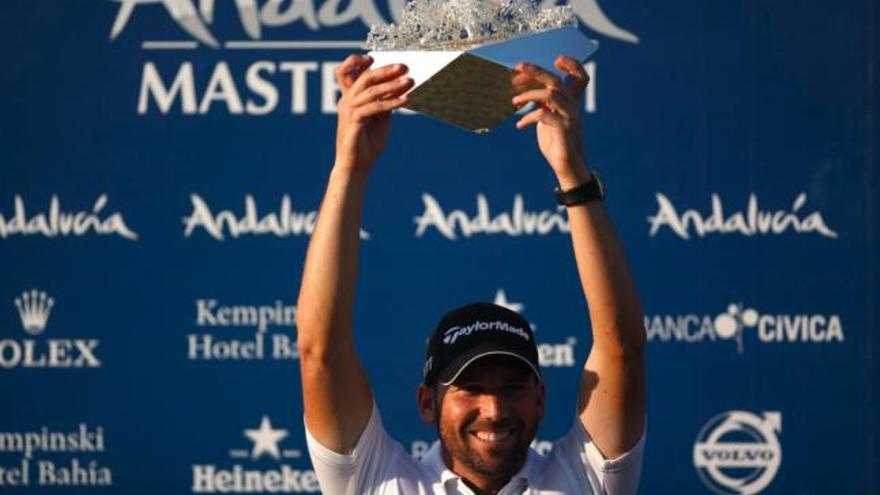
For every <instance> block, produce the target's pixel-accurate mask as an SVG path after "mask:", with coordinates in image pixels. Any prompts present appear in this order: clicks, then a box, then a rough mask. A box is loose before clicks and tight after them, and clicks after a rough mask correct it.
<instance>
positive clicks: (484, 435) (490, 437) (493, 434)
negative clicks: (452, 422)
mask: <svg viewBox="0 0 880 495" xmlns="http://www.w3.org/2000/svg"><path fill="white" fill-rule="evenodd" d="M513 432H514V430H503V431H473V432H471V436H473V437H474V438H476V439H477V440H479V441H481V442H484V443H501V442H504V441H505V440H507V439H509V438H512V437H513Z"/></svg>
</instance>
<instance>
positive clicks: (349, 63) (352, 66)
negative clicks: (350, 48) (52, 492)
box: [335, 53, 373, 91]
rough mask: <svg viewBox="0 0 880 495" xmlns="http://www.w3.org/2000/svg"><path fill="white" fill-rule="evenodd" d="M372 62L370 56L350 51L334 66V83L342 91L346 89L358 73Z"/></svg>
mask: <svg viewBox="0 0 880 495" xmlns="http://www.w3.org/2000/svg"><path fill="white" fill-rule="evenodd" d="M372 63H373V58H372V57H370V56H368V55H357V54H354V53H352V54H351V55H349V56H348V57H346V59H345V60H343V61H342V63H341V64H339V66H337V67H336V71H335V74H336V83H337V84H338V85H339V87H340V88H341V89H342V90H343V91H346V90H348V88H350V87H351V85H352V84H354V81H355V80H356V79H357V77H358V75H360V73H361V72H363V70H364V69H366V68H367V67H369V66H370V64H372Z"/></svg>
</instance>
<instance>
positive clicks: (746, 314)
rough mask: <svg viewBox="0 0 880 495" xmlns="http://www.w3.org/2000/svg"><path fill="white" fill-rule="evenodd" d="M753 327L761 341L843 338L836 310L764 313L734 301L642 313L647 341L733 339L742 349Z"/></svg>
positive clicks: (832, 340) (829, 341) (818, 341)
mask: <svg viewBox="0 0 880 495" xmlns="http://www.w3.org/2000/svg"><path fill="white" fill-rule="evenodd" d="M752 330H754V333H755V334H756V335H757V337H758V341H759V342H761V343H762V344H833V343H840V342H843V341H844V331H843V323H842V322H841V318H840V315H836V314H830V315H825V314H780V313H763V312H759V311H758V310H757V309H755V308H751V307H746V306H744V305H743V304H742V303H733V304H730V305H728V306H727V310H726V311H724V312H722V313H719V314H716V315H708V314H702V315H700V314H678V315H671V314H666V315H663V314H653V315H650V314H645V331H646V332H647V336H648V342H655V343H670V342H673V343H684V344H700V343H704V342H720V341H732V342H735V343H736V347H737V351H738V352H740V353H742V352H743V351H744V348H745V340H747V339H749V337H748V335H750V334H751V333H752V332H751V331H752Z"/></svg>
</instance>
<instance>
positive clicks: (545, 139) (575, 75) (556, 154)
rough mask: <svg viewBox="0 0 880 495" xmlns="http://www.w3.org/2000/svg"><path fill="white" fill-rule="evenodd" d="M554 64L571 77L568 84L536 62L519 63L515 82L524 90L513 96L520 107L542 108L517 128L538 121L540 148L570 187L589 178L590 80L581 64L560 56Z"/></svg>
mask: <svg viewBox="0 0 880 495" xmlns="http://www.w3.org/2000/svg"><path fill="white" fill-rule="evenodd" d="M554 65H555V66H556V67H557V68H558V69H559V70H561V71H563V72H565V73H566V74H568V75H570V76H571V80H570V81H569V83H568V84H564V83H563V82H562V81H561V80H560V79H559V77H557V76H556V75H554V74H553V73H551V72H548V71H546V70H544V69H542V68H540V67H537V66H535V65H532V64H527V63H524V62H522V63H519V64H517V66H516V68H517V70H518V71H519V74H517V75H516V77H515V78H514V85H515V87H517V89H519V90H521V91H522V92H521V93H519V94H518V95H516V96H515V97H514V98H513V104H514V105H515V106H516V107H517V108H519V107H521V106H523V105H525V104H527V103H529V102H534V103H536V104H537V105H538V108H537V109H535V110H533V111H531V112H529V113H527V114H526V115H525V116H523V117H522V118H521V119H520V120H519V122H517V123H516V128H517V129H520V130H522V129H525V128H526V127H528V126H530V125H532V124H536V132H537V135H538V147H539V148H540V149H541V153H542V154H543V155H544V158H546V159H547V162H548V163H549V164H550V168H552V169H553V172H554V173H555V174H556V178H557V180H558V181H559V185H560V187H562V188H563V189H570V188H572V187H574V186H577V185H579V184H583V183H584V182H586V181H587V180H589V177H590V174H589V171H588V170H587V162H586V158H585V156H584V145H583V137H582V131H581V129H582V128H581V119H580V113H581V112H580V103H579V102H580V97H581V95H582V94H583V92H584V88H586V87H587V84H588V83H589V82H590V77H589V76H588V75H587V73H586V71H584V68H583V67H582V66H581V64H580V63H579V62H578V61H577V60H575V59H573V58H571V57H559V58H557V59H556V61H555V62H554Z"/></svg>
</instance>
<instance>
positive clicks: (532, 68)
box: [516, 62, 563, 89]
mask: <svg viewBox="0 0 880 495" xmlns="http://www.w3.org/2000/svg"><path fill="white" fill-rule="evenodd" d="M516 68H517V70H519V71H521V72H523V73H525V74H527V75H529V76H532V77H533V78H535V79H536V80H537V81H538V82H540V83H541V84H543V85H544V86H546V87H548V88H553V89H562V88H563V85H562V81H561V80H560V79H559V78H558V77H556V75H555V74H553V73H551V72H549V71H546V70H544V69H542V68H540V67H538V66H537V65H534V64H528V63H525V62H520V63H518V64H517V65H516Z"/></svg>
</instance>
